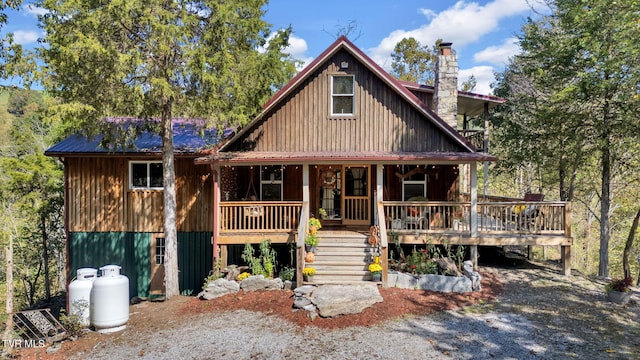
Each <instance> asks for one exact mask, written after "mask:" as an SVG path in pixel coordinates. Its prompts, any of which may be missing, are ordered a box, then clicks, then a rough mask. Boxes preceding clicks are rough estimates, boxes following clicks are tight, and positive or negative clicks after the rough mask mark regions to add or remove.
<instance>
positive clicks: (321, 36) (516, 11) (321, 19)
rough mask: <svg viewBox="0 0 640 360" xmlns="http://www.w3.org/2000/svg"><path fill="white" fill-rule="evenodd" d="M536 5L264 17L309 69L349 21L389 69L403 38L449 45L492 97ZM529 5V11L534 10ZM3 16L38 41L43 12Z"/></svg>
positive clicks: (415, 2)
mask: <svg viewBox="0 0 640 360" xmlns="http://www.w3.org/2000/svg"><path fill="white" fill-rule="evenodd" d="M540 2H541V0H484V1H481V0H478V1H468V0H460V1H449V0H395V1H394V0H367V1H362V0H351V1H349V0H322V1H317V0H271V1H270V2H269V4H268V5H267V6H266V7H265V9H264V10H265V11H266V14H265V16H264V19H265V20H266V21H267V22H269V23H270V24H271V25H272V28H273V29H274V30H276V29H282V28H286V27H289V26H291V27H292V29H293V35H292V37H291V40H290V46H289V49H288V51H289V52H290V54H291V55H292V56H293V57H295V58H296V59H299V60H302V61H303V62H304V64H308V63H309V62H311V61H312V60H313V59H314V58H315V57H317V56H318V55H320V53H322V51H324V50H325V49H326V48H327V47H328V46H329V45H331V43H333V41H335V39H336V38H335V34H336V33H337V32H338V30H339V29H340V28H341V27H342V28H344V27H346V26H348V25H349V24H353V25H355V26H356V30H355V31H354V32H353V33H352V34H350V36H349V37H350V40H351V41H352V42H354V44H355V45H356V46H358V47H359V48H360V49H361V50H363V51H364V52H365V53H366V54H367V55H368V56H370V57H371V58H372V59H373V60H374V61H376V62H377V63H378V64H379V65H380V66H382V67H383V68H384V69H386V70H387V71H390V69H391V53H392V52H393V48H394V46H395V44H396V43H397V42H398V41H400V40H402V38H405V37H414V38H416V39H417V40H418V41H419V42H420V43H421V44H423V45H428V46H429V47H431V46H432V45H433V44H435V41H436V40H437V39H442V40H443V41H445V42H452V43H453V48H454V50H455V51H456V53H457V55H458V65H459V68H460V70H459V77H458V81H459V83H462V82H463V81H465V80H467V79H468V78H469V77H470V76H471V75H474V76H475V78H476V80H477V86H476V89H475V90H474V92H476V93H479V94H491V92H492V89H491V83H493V82H494V75H493V74H494V72H496V71H497V72H500V71H502V70H504V67H505V65H506V64H507V61H508V59H509V57H511V56H513V55H515V54H517V53H518V51H519V47H518V44H517V38H516V36H517V34H519V33H520V28H521V26H522V25H523V24H524V22H525V21H526V19H527V17H535V16H537V14H538V13H539V11H544V8H543V6H542V5H540ZM532 6H534V8H535V9H534V10H532ZM22 10H23V11H20V12H17V13H16V12H11V13H9V20H8V23H7V25H6V26H5V28H4V29H3V32H7V31H9V32H13V33H14V39H15V41H16V42H19V43H21V44H23V45H25V46H26V47H31V46H35V45H36V42H37V40H38V38H41V37H42V36H43V33H42V29H39V28H38V27H37V19H36V16H37V15H38V14H42V10H41V9H38V8H36V7H33V6H30V5H24V6H23V9H22Z"/></svg>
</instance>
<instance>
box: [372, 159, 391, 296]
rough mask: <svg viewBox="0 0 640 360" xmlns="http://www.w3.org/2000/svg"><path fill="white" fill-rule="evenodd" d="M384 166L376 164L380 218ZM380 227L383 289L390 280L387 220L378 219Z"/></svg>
mask: <svg viewBox="0 0 640 360" xmlns="http://www.w3.org/2000/svg"><path fill="white" fill-rule="evenodd" d="M383 201H384V165H383V164H376V205H375V207H374V208H375V209H380V210H379V211H376V214H378V216H382V215H384V206H382V202H383ZM378 225H379V229H380V248H381V249H380V250H381V251H380V263H381V264H382V287H384V288H387V287H388V283H389V282H388V280H389V249H388V247H389V246H388V243H387V226H386V219H384V218H382V219H380V218H378Z"/></svg>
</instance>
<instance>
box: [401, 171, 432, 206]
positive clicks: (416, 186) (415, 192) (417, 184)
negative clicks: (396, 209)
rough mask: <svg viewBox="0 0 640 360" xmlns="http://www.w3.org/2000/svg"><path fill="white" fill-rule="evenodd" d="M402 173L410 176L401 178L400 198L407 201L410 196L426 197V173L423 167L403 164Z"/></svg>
mask: <svg viewBox="0 0 640 360" xmlns="http://www.w3.org/2000/svg"><path fill="white" fill-rule="evenodd" d="M402 173H403V174H409V173H411V175H410V176H408V177H406V178H404V179H403V180H402V199H403V200H404V201H407V200H409V199H411V198H416V197H420V198H425V199H426V197H427V174H426V169H425V168H424V167H420V166H419V165H403V166H402Z"/></svg>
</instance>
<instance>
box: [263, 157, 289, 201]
mask: <svg viewBox="0 0 640 360" xmlns="http://www.w3.org/2000/svg"><path fill="white" fill-rule="evenodd" d="M277 166H278V165H260V200H261V201H265V200H263V196H264V195H263V193H262V185H280V200H279V201H282V198H283V196H284V194H283V193H282V191H283V190H284V189H283V186H282V185H283V183H284V167H283V166H282V165H280V180H276V179H274V180H271V179H268V180H265V179H263V178H262V171H263V169H264V168H265V167H277ZM269 201H278V200H269Z"/></svg>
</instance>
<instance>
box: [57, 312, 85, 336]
mask: <svg viewBox="0 0 640 360" xmlns="http://www.w3.org/2000/svg"><path fill="white" fill-rule="evenodd" d="M60 323H62V325H63V326H64V328H65V330H67V334H69V335H70V336H76V337H80V336H82V334H83V330H84V328H85V326H84V325H82V319H81V318H80V316H79V315H76V314H67V313H66V311H64V309H62V310H60Z"/></svg>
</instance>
